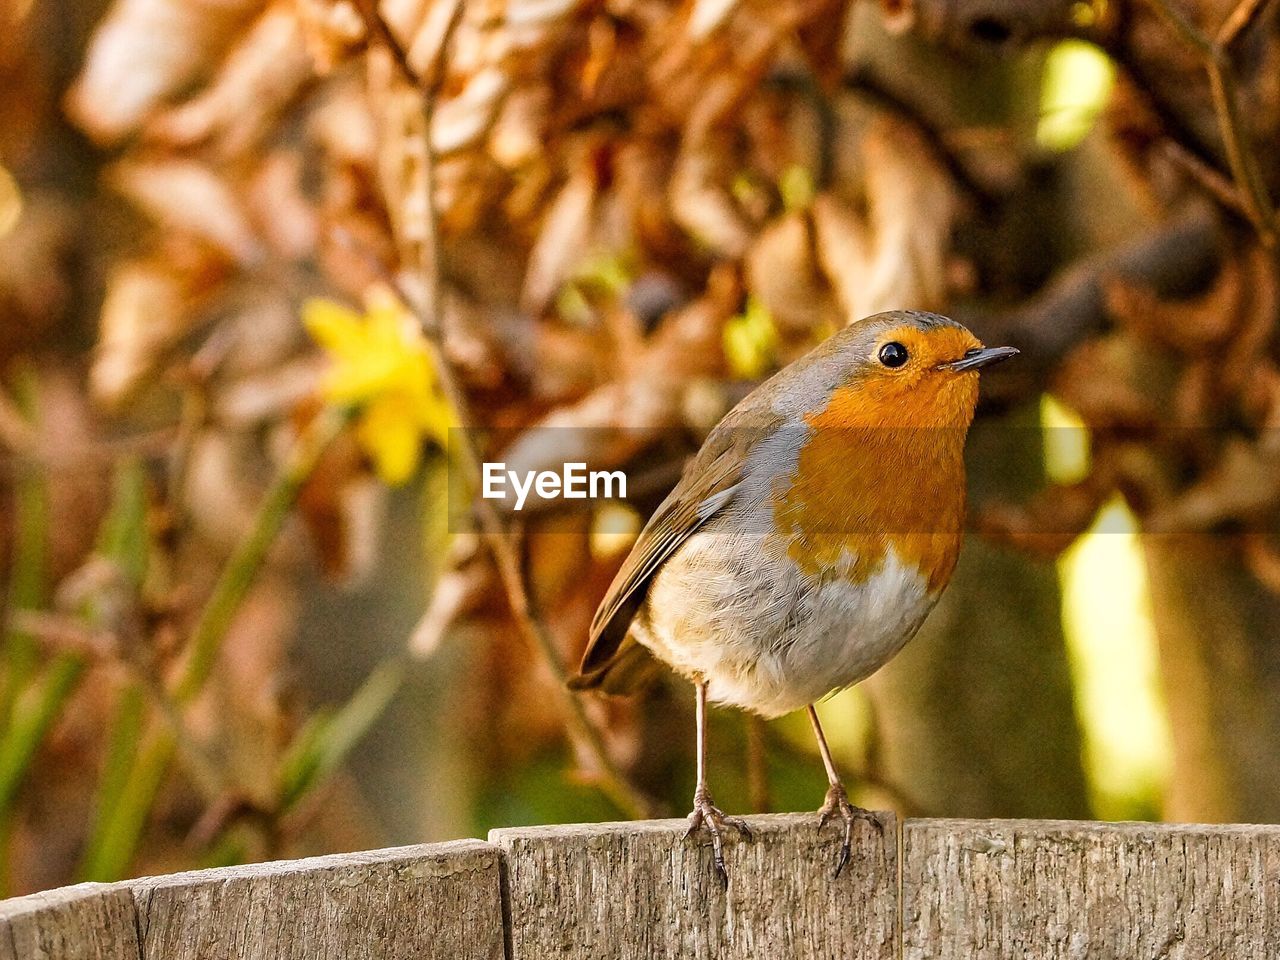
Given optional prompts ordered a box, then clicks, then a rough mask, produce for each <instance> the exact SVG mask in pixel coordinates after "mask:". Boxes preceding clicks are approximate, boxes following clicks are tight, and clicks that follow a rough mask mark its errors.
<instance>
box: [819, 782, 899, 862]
mask: <svg viewBox="0 0 1280 960" xmlns="http://www.w3.org/2000/svg"><path fill="white" fill-rule="evenodd" d="M836 816H839V817H840V819H841V820H843V821H844V840H843V842H841V844H840V859H839V860H837V861H836V872H835V873H834V874H833V875H832V879H833V880H834V879H835V878H836V877H838V876H840V871H841V870H843V869H844V868H845V864H847V863H848V862H849V856H850V854H851V852H852V850H853V825H854V823H855V822H856V821H858V820H865V821H867V823H869V824H871V825H872V826H874V827H875V828H876V830H877V831H881V830H883V829H884V828H883V827H882V826H881V824H880V821H879V820H877V819H876V815H875V814H874V813H872V812H871V811H870V810H863V809H862V808H861V807H855V806H854V805H853V804H852V803H850V802H849V795H848V794H847V793H845V792H844V787H843V786H841V785H840V784H838V783H833V784H832V785H831V786H830V787H829V788H828V789H827V796H826V799H825V800H823V802H822V806H821V807H819V808H818V829H819V830H821V829H822V828H823V827H825V826H826V825H827V821H829V820H831V819H832V818H834V817H836Z"/></svg>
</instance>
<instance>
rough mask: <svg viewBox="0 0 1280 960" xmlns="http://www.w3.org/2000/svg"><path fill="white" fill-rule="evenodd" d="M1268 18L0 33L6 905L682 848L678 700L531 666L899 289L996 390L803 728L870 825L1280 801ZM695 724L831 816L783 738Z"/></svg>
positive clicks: (1098, 3)
mask: <svg viewBox="0 0 1280 960" xmlns="http://www.w3.org/2000/svg"><path fill="white" fill-rule="evenodd" d="M1276 7H1277V4H1274V3H1267V2H1265V0H1077V2H1062V0H1020V2H1012V0H880V2H878V3H876V2H870V0H863V2H845V0H683V2H678V3H673V2H669V0H589V2H583V0H382V2H381V3H380V4H378V3H377V0H358V2H353V0H278V2H273V3H263V2H252V0H113V2H107V0H8V2H7V3H6V4H5V6H4V8H3V10H2V11H0V20H2V21H3V27H4V31H5V40H4V43H3V45H0V118H2V119H0V556H2V557H3V578H4V581H3V582H4V590H3V596H4V601H3V602H4V611H3V613H4V620H3V630H4V639H3V657H2V663H0V668H2V674H0V679H2V683H0V877H2V879H0V886H2V888H3V892H4V893H5V894H17V893H23V892H27V891H31V890H36V889H40V888H45V887H50V886H55V885H60V884H66V883H70V882H73V881H76V880H85V879H95V880H110V879H115V878H118V877H122V876H131V875H139V874H144V873H155V872H164V871H172V870H178V869H184V868H190V867H196V866H203V865H213V864H224V863H233V862H242V861H250V860H259V859H266V858H277V857H296V856H302V855H307V854H312V853H320V852H330V851H341V850H352V849H359V848H366V847H375V846H383V845H390V844H400V843H411V842H417V841H425V840H437V839H448V838H454V837H462V836H472V835H481V836H482V835H483V834H484V831H486V830H487V829H488V828H490V827H493V826H499V825H518V824H527V823H547V822H558V821H578V820H597V819H619V818H627V817H638V816H647V815H667V816H679V815H683V814H684V813H685V812H686V811H687V809H688V803H689V797H690V795H691V791H692V786H693V772H694V770H693V763H692V748H693V724H692V697H691V696H690V691H689V689H688V688H687V686H686V685H683V684H681V683H679V682H675V681H671V682H668V683H666V684H664V685H663V686H662V687H660V688H659V689H656V690H654V691H651V692H650V694H649V695H648V696H647V697H645V698H641V699H634V700H603V699H599V698H596V697H590V696H586V697H584V696H578V695H573V694H570V693H569V692H568V691H567V690H566V689H565V688H564V686H563V683H562V681H563V679H564V676H565V675H566V672H567V671H569V670H571V669H572V667H573V666H575V665H576V662H577V659H578V657H579V655H580V653H581V650H582V647H583V646H584V644H585V641H586V630H587V625H588V623H589V621H590V618H591V615H592V613H593V611H594V609H595V606H596V604H597V603H598V601H599V599H600V597H601V595H602V594H603V592H604V590H605V588H606V587H607V585H608V583H609V581H610V579H611V578H612V575H613V573H614V571H615V570H616V569H617V567H618V565H619V564H620V563H621V561H622V558H623V556H624V555H625V553H626V551H627V549H628V547H629V545H630V543H631V541H632V539H633V537H634V535H635V533H636V531H637V530H638V528H639V526H640V525H641V524H642V523H643V520H644V518H645V517H647V515H648V513H649V512H650V511H651V510H652V509H653V508H654V506H656V504H657V503H658V502H659V501H660V500H661V498H662V497H663V495H664V494H665V493H666V491H667V490H668V489H669V488H670V487H671V485H672V484H673V483H674V482H675V479H676V477H677V476H678V475H679V471H680V469H681V466H682V463H683V460H684V458H685V457H687V456H688V454H689V453H690V452H691V451H692V450H694V449H696V448H697V445H698V444H699V443H700V441H701V439H702V438H703V437H704V436H705V435H706V433H707V431H708V430H709V429H710V428H711V426H712V425H713V424H714V423H715V422H716V420H717V419H718V418H719V417H720V416H721V415H722V414H723V413H724V412H725V410H727V409H728V407H729V406H730V405H731V404H732V403H733V402H734V401H736V400H737V399H738V398H739V397H741V396H742V395H743V394H744V393H745V391H746V390H747V389H749V388H750V386H751V385H752V384H753V383H755V382H758V380H759V379H761V378H763V377H765V376H767V375H768V374H769V373H770V372H771V371H773V370H774V369H776V368H777V367H779V366H780V365H782V364H784V363H786V362H788V361H789V360H790V359H793V358H795V357H797V356H799V355H800V354H801V353H803V352H804V351H806V350H807V349H809V348H810V347H811V346H812V345H813V344H815V343H816V342H818V341H819V340H821V339H822V338H823V337H824V336H826V335H828V334H829V333H830V332H831V331H833V330H835V329H836V328H838V327H839V326H840V325H842V324H845V323H848V322H854V321H856V320H857V319H859V318H861V317H863V316H866V315H868V314H871V313H874V312H877V311H880V310H884V309H890V308H904V307H907V308H917V309H928V310H936V311H941V312H944V313H947V314H950V315H952V316H955V317H957V318H958V319H961V320H963V321H964V322H966V323H968V324H969V325H970V326H971V327H972V328H973V329H974V330H975V331H976V332H977V333H978V334H979V336H981V337H982V338H984V339H985V340H986V342H988V343H1012V344H1014V345H1016V346H1018V347H1020V348H1021V349H1022V350H1023V351H1024V355H1023V357H1021V358H1020V359H1019V360H1018V362H1017V363H1014V364H1009V365H1007V366H1002V367H1001V368H999V370H998V371H996V372H993V373H992V374H991V375H989V376H984V378H983V391H984V401H983V409H982V411H981V414H980V418H979V421H978V423H977V425H976V426H975V428H974V431H973V434H972V437H971V442H970V460H971V463H970V511H971V524H970V526H971V530H972V535H971V536H970V538H969V542H968V544H967V546H966V549H965V552H964V554H963V556H962V559H961V563H960V567H959V570H958V572H957V575H956V579H955V581H954V582H953V584H952V586H951V588H950V590H949V592H948V593H947V594H946V596H945V598H944V600H943V602H942V603H941V605H940V606H939V608H938V610H937V611H936V612H935V614H934V616H933V617H932V618H931V619H930V621H929V622H928V624H927V625H926V627H925V629H924V631H923V632H922V633H921V635H920V636H919V637H918V638H917V639H916V640H915V641H914V642H913V643H912V645H911V646H910V647H909V648H908V649H907V651H906V652H905V653H904V654H903V655H901V656H900V657H899V658H898V659H897V660H895V661H894V662H893V663H892V664H891V665H890V666H889V667H888V668H886V669H885V670H883V671H882V672H881V673H880V674H878V675H876V676H875V677H873V678H872V679H871V680H870V681H868V682H867V683H865V684H863V685H862V686H861V687H859V688H856V689H853V690H850V691H846V692H844V693H842V694H840V695H838V696H836V697H834V698H833V699H831V700H830V701H829V702H827V703H826V704H824V705H822V706H821V708H820V710H821V713H822V715H823V716H824V718H825V720H826V722H827V724H828V730H829V733H830V734H831V736H832V739H833V741H834V744H835V748H836V751H837V754H838V761H839V762H840V764H842V766H843V768H844V770H845V771H846V773H847V781H848V782H849V783H850V785H851V787H853V792H854V794H855V800H857V801H858V802H860V803H862V804H863V805H867V806H876V807H882V808H890V809H895V810H897V811H899V813H901V814H903V815H931V816H969V817H991V816H994V817H1043V818H1049V817H1070V818H1104V819H1124V818H1132V819H1168V820H1193V821H1274V820H1276V819H1277V818H1280V535H1277V530H1276V527H1277V503H1278V502H1280V431H1277V429H1276V427H1277V426H1278V425H1280V340H1278V338H1277V319H1278V317H1280V299H1278V290H1277V281H1278V278H1280V273H1278V267H1277V254H1276V239H1277V228H1278V226H1280V225H1278V223H1277V219H1276V215H1275V211H1274V209H1273V206H1272V203H1273V198H1275V197H1276V196H1277V195H1280V194H1278V193H1277V191H1278V190H1280V161H1278V159H1277V158H1278V157H1280V153H1278V152H1277V150H1276V146H1277V134H1278V133H1280V56H1278V51H1280V34H1278V30H1277V17H1276ZM541 426H554V427H558V428H563V429H558V430H554V431H539V432H538V433H537V434H536V435H535V434H533V433H531V432H530V431H531V430H532V429H533V428H535V427H541ZM458 428H466V429H458ZM535 437H537V438H539V439H537V440H536V442H535V440H534V439H533V438H535ZM548 438H550V439H548ZM498 456H501V457H502V458H503V459H506V460H508V461H512V462H513V463H519V464H522V465H525V466H549V465H552V464H557V463H560V462H562V461H564V460H574V459H585V460H587V461H589V462H590V463H591V464H592V466H593V467H594V468H606V467H607V468H610V469H613V468H619V469H625V470H626V471H627V472H628V475H629V476H630V477H631V485H630V489H629V493H630V499H629V501H628V502H626V503H607V504H593V503H590V502H586V503H585V504H584V503H583V502H582V501H578V502H577V504H578V505H577V506H575V507H573V508H572V509H567V510H566V509H560V510H558V511H554V512H553V511H534V512H532V513H523V514H521V515H519V517H511V516H503V515H499V514H497V513H496V512H495V511H494V510H493V508H492V507H491V506H490V507H484V506H483V505H482V506H481V507H478V508H474V507H472V506H471V505H470V504H469V498H468V496H467V494H466V484H467V482H468V481H469V480H471V479H474V468H475V463H476V460H477V458H489V459H492V458H495V457H498ZM517 520H518V522H517ZM710 737H711V741H710V744H711V751H712V753H711V764H710V766H711V770H710V774H711V784H712V787H713V789H714V793H715V796H716V798H717V801H718V802H719V803H720V805H721V806H722V807H724V808H725V809H726V810H730V811H734V812H738V811H750V810H791V809H800V810H804V809H813V808H816V807H817V805H818V804H819V802H820V800H821V798H822V795H823V792H824V790H825V786H826V784H825V779H824V777H823V774H822V770H821V766H820V763H819V761H818V758H817V756H816V753H815V751H814V748H813V745H812V743H811V741H810V736H809V733H808V730H807V725H806V722H805V720H804V718H803V716H800V717H790V718H784V719H783V720H781V721H778V722H773V723H769V724H764V723H761V722H759V721H756V720H753V719H751V718H747V717H744V716H742V715H740V714H737V713H732V712H723V711H714V712H713V714H712V721H711V733H710Z"/></svg>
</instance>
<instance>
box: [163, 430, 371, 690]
mask: <svg viewBox="0 0 1280 960" xmlns="http://www.w3.org/2000/svg"><path fill="white" fill-rule="evenodd" d="M351 416H352V411H351V410H349V409H346V408H329V409H326V410H325V411H324V412H323V413H321V414H320V416H319V417H317V418H316V419H315V420H314V421H313V422H312V424H311V426H310V427H309V428H308V429H307V432H306V433H304V434H303V435H302V437H301V438H300V439H299V441H298V445H297V447H295V448H294V451H293V454H292V456H291V457H290V458H289V462H288V463H287V464H286V465H285V468H284V470H283V471H281V473H280V475H279V476H278V477H277V478H276V481H275V483H274V484H272V487H271V489H270V490H269V491H267V496H266V499H265V500H264V501H263V502H262V506H261V507H259V508H258V516H257V519H256V520H255V521H254V524H253V529H252V530H250V531H249V535H248V536H247V537H245V538H244V540H242V541H241V542H240V546H239V547H237V548H236V552H235V553H234V554H232V556H231V559H230V560H229V561H227V565H226V566H225V567H223V569H222V575H221V576H219V577H218V582H217V583H216V584H215V585H214V588H213V593H212V594H210V596H209V600H208V602H207V603H205V605H204V609H203V610H202V611H201V612H200V619H199V620H197V621H196V625H195V628H194V630H193V631H192V634H191V644H190V647H189V650H188V654H187V660H186V663H185V665H184V666H183V669H182V673H181V674H180V675H179V677H178V682H177V684H176V685H175V686H174V688H173V698H174V700H175V701H177V702H178V703H179V704H184V703H189V702H190V701H191V700H193V699H194V698H195V697H196V695H197V694H199V693H200V690H201V689H202V688H203V687H204V683H205V681H206V680H207V679H208V678H209V673H210V671H211V670H212V669H213V665H214V663H215V662H216V661H217V659H218V653H219V652H220V651H221V649H222V641H223V640H224V639H226V636H227V631H228V630H229V629H230V628H231V623H232V621H233V620H234V619H235V615H236V611H237V610H239V609H240V604H241V603H243V602H244V598H245V594H247V593H248V592H249V587H250V586H252V584H253V581H254V578H255V577H256V576H257V575H258V570H259V568H261V566H262V562H263V560H265V559H266V556H267V552H268V551H269V550H270V549H271V545H272V544H273V543H274V542H275V539H276V537H277V535H279V533H280V528H281V527H282V526H284V522H285V520H286V519H288V517H289V514H290V512H292V510H293V505H294V503H295V502H296V501H297V499H298V494H299V493H300V492H301V490H302V486H303V484H305V483H306V481H307V478H308V477H309V476H311V471H312V470H314V469H315V466H316V462H317V461H318V460H319V459H320V455H321V454H323V453H324V451H325V450H326V449H327V448H328V446H329V444H330V443H332V442H333V441H334V439H335V438H336V437H337V436H338V434H339V433H340V432H341V431H342V428H343V427H344V426H346V424H347V422H348V421H349V420H350V419H351Z"/></svg>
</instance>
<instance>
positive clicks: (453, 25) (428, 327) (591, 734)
mask: <svg viewBox="0 0 1280 960" xmlns="http://www.w3.org/2000/svg"><path fill="white" fill-rule="evenodd" d="M357 7H358V9H359V11H360V14H361V16H362V17H363V19H364V22H365V27H366V29H367V31H368V33H369V35H370V36H371V37H376V38H378V39H379V40H380V41H381V43H382V44H383V45H384V46H386V47H387V48H388V52H389V53H390V55H391V57H392V59H393V60H394V61H395V63H396V65H397V66H398V68H399V69H400V71H401V73H402V74H403V75H404V78H405V80H406V81H408V82H409V83H410V84H412V85H413V86H415V87H417V88H418V89H419V90H420V91H421V94H422V137H423V146H422V150H423V153H422V158H421V159H422V164H423V169H422V174H421V177H420V183H419V186H420V189H421V190H422V192H423V198H422V213H423V218H424V221H425V222H424V224H423V230H424V235H425V238H426V241H425V243H423V244H421V245H420V246H419V249H418V250H417V251H416V256H415V258H414V259H415V261H416V262H415V263H414V268H415V271H416V272H417V274H418V275H419V276H420V277H421V283H422V290H421V294H420V296H417V297H410V298H408V299H407V301H406V306H408V307H409V308H410V309H411V310H412V311H413V312H414V314H415V315H416V316H417V318H418V322H419V323H420V324H421V326H422V329H423V332H424V333H425V334H426V337H427V339H428V342H429V344H430V346H431V350H432V354H433V360H434V363H435V368H436V375H437V377H438V379H439V383H440V387H441V390H442V392H443V393H444V395H445V398H446V400H447V401H448V402H449V405H450V407H451V408H452V409H453V412H454V416H455V417H456V418H457V420H458V423H460V424H462V425H463V427H462V428H461V429H454V430H451V431H450V442H449V446H450V454H451V455H452V456H456V458H457V461H458V464H459V466H460V467H461V468H462V470H463V473H464V475H465V477H466V480H467V483H468V485H469V486H470V487H471V489H473V490H478V489H480V480H481V459H480V455H479V453H478V451H477V450H476V448H475V445H474V444H473V443H472V440H471V437H470V435H469V434H468V432H467V430H466V425H469V424H472V423H474V422H475V421H474V420H473V419H472V416H471V411H470V405H469V404H468V402H467V397H466V393H465V391H464V390H463V389H462V387H461V385H460V383H459V382H458V379H457V377H456V376H455V374H454V371H453V367H452V364H451V363H450V362H449V360H448V358H447V357H446V355H445V351H444V282H443V276H442V272H443V252H442V242H441V237H440V225H439V216H438V212H437V209H436V202H435V194H436V155H435V148H434V145H433V144H432V142H431V127H432V121H433V119H434V117H435V107H436V101H437V99H438V95H439V91H440V87H441V85H442V84H443V82H444V76H445V66H444V58H445V53H446V51H447V49H448V47H449V42H450V40H451V39H452V37H453V34H454V31H455V30H456V29H457V26H458V23H459V22H460V21H461V19H462V2H461V0H454V8H453V11H452V13H451V14H450V18H449V22H448V26H447V28H446V30H445V32H444V36H443V37H442V39H441V41H440V46H439V48H438V50H437V52H436V58H435V62H434V63H433V64H432V65H431V69H430V70H429V71H427V73H426V74H425V76H420V75H419V74H418V73H417V72H416V71H415V70H414V69H413V67H412V65H411V64H410V63H409V58H408V55H407V53H406V51H405V49H404V47H403V45H402V44H401V43H400V41H399V40H398V39H397V38H396V37H395V35H394V33H393V32H392V31H391V29H390V28H389V27H388V26H387V23H386V21H385V20H384V19H383V18H382V16H381V14H380V13H379V11H378V8H377V3H376V0H357ZM474 509H475V514H476V518H477V520H478V522H479V525H480V531H481V533H482V535H483V538H484V541H485V545H486V546H487V547H488V549H489V552H490V554H491V555H492V556H493V560H494V565H495V566H496V567H497V570H498V575H499V577H500V578H501V580H502V584H503V587H504V589H505V591H506V594H507V600H508V603H509V605H510V607H511V613H512V616H513V617H514V619H515V622H516V625H517V626H518V627H519V629H520V632H521V634H522V635H523V636H524V637H525V639H526V640H527V641H528V642H529V644H530V646H532V647H533V649H534V650H535V651H536V652H537V654H538V656H539V657H540V659H541V660H542V661H543V664H544V665H545V666H546V668H547V670H548V671H549V672H550V674H551V679H552V687H553V688H554V690H555V695H556V698H557V701H558V702H559V705H560V707H561V710H562V713H563V714H564V719H565V724H566V726H567V728H568V731H569V735H570V738H571V739H572V740H573V742H574V743H575V744H576V745H578V746H579V747H580V748H581V749H582V750H583V751H584V752H585V753H586V754H587V756H588V757H589V758H590V760H591V762H592V763H593V764H594V765H595V766H596V770H595V771H593V772H594V773H595V774H596V777H595V778H594V779H595V781H596V783H597V786H598V787H599V788H600V790H601V791H602V792H604V793H605V795H606V796H608V797H609V799H610V800H612V801H613V803H614V804H615V805H616V806H617V807H618V809H619V810H621V811H623V812H624V813H626V814H627V815H628V816H631V817H635V818H643V817H646V816H648V815H650V813H651V811H652V810H653V809H654V807H653V804H652V802H651V801H650V800H649V798H648V797H646V796H645V795H644V793H643V792H642V791H641V790H640V789H639V788H637V787H636V786H635V785H634V784H632V783H631V782H630V781H629V780H628V779H627V777H626V776H625V774H624V773H623V772H622V770H621V768H619V767H618V765H617V764H616V763H615V762H614V761H613V759H612V758H611V757H610V756H609V754H608V751H607V750H606V748H605V745H604V738H603V737H602V736H601V734H600V731H599V730H597V729H596V727H595V725H594V724H593V723H592V722H591V719H590V717H589V716H588V715H587V712H586V709H585V707H584V706H583V704H582V702H581V700H579V699H578V698H577V697H576V696H574V694H573V693H572V692H571V691H570V690H569V689H568V687H567V685H566V681H567V680H568V672H567V670H566V669H565V666H564V664H563V663H562V662H561V661H560V656H559V653H558V651H557V648H556V643H555V638H554V637H553V636H552V633H551V630H550V629H549V628H548V627H547V625H546V623H545V622H544V621H543V619H542V618H541V617H540V616H539V615H538V613H537V611H536V610H535V609H534V607H533V603H532V601H531V599H530V597H529V590H528V586H527V584H526V583H525V579H524V573H523V571H522V570H521V567H520V561H519V558H518V557H517V555H516V552H515V550H514V549H513V547H512V543H511V541H510V539H509V535H508V532H507V531H506V530H505V529H504V525H503V522H502V518H501V517H500V516H499V515H498V512H497V509H496V508H495V507H494V506H493V504H492V503H490V502H489V501H487V500H483V499H478V500H476V501H475V503H474Z"/></svg>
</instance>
